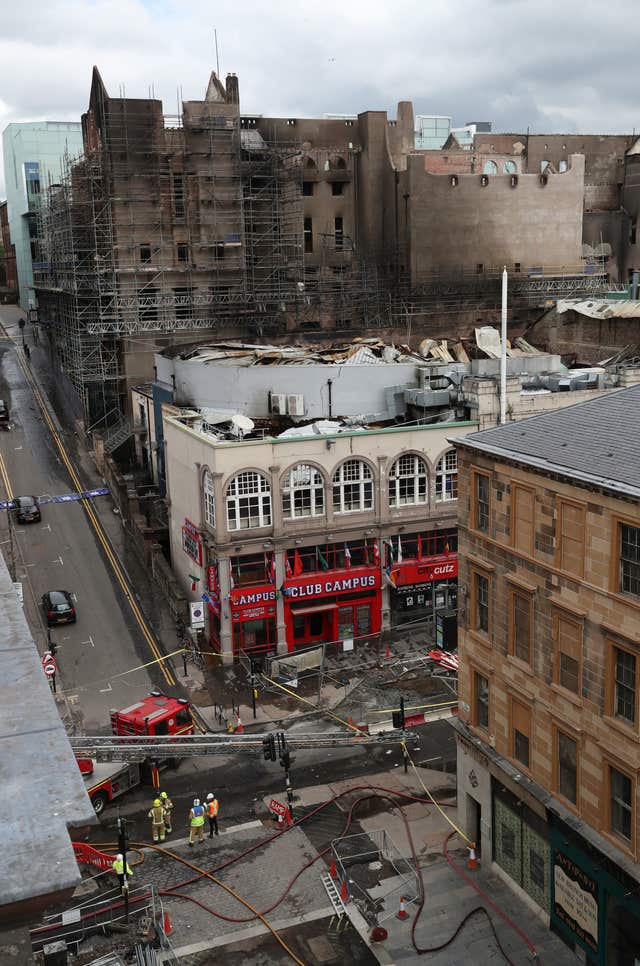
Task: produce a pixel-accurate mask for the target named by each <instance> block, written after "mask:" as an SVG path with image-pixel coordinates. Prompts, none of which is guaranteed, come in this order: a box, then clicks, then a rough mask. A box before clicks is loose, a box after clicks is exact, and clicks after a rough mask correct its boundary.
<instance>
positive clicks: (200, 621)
mask: <svg viewBox="0 0 640 966" xmlns="http://www.w3.org/2000/svg"><path fill="white" fill-rule="evenodd" d="M189 609H190V611H191V626H192V627H204V607H203V606H202V604H201V603H200V601H199V600H192V601H190V603H189Z"/></svg>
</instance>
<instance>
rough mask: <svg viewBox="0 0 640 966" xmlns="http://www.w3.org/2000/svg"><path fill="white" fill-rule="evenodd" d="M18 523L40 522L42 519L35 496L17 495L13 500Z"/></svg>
mask: <svg viewBox="0 0 640 966" xmlns="http://www.w3.org/2000/svg"><path fill="white" fill-rule="evenodd" d="M13 507H14V509H15V511H16V518H17V520H18V523H39V522H40V520H42V514H41V513H40V507H39V506H38V501H37V500H36V498H35V496H17V497H15V499H14V501H13Z"/></svg>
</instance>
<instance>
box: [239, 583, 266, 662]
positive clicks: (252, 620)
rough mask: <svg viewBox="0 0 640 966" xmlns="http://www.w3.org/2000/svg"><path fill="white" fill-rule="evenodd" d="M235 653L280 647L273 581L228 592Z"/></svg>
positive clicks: (260, 652) (255, 651)
mask: <svg viewBox="0 0 640 966" xmlns="http://www.w3.org/2000/svg"><path fill="white" fill-rule="evenodd" d="M229 604H230V609H231V622H232V633H233V653H234V654H238V653H239V652H240V651H241V650H242V651H252V652H254V653H256V654H258V653H259V654H266V653H269V652H271V651H273V652H274V653H275V651H276V650H277V648H278V629H277V620H276V589H275V587H274V586H273V584H265V585H263V586H260V587H238V588H237V589H234V590H232V591H231V594H230V595H229Z"/></svg>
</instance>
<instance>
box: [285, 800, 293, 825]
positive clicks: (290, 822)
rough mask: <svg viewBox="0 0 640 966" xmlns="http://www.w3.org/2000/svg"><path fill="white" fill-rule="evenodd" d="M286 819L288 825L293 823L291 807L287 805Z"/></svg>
mask: <svg viewBox="0 0 640 966" xmlns="http://www.w3.org/2000/svg"><path fill="white" fill-rule="evenodd" d="M284 820H285V823H286V824H287V825H293V819H292V818H291V809H290V808H289V806H288V805H287V806H286V807H285V810H284Z"/></svg>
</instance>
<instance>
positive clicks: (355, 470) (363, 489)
mask: <svg viewBox="0 0 640 966" xmlns="http://www.w3.org/2000/svg"><path fill="white" fill-rule="evenodd" d="M372 507H373V474H372V472H371V468H370V467H369V466H368V465H367V463H365V462H364V461H363V460H347V461H346V463H343V464H342V465H341V466H339V467H338V469H337V470H336V471H335V473H334V475H333V509H334V510H335V512H336V513H354V512H356V511H358V510H370V509H371V508H372Z"/></svg>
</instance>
